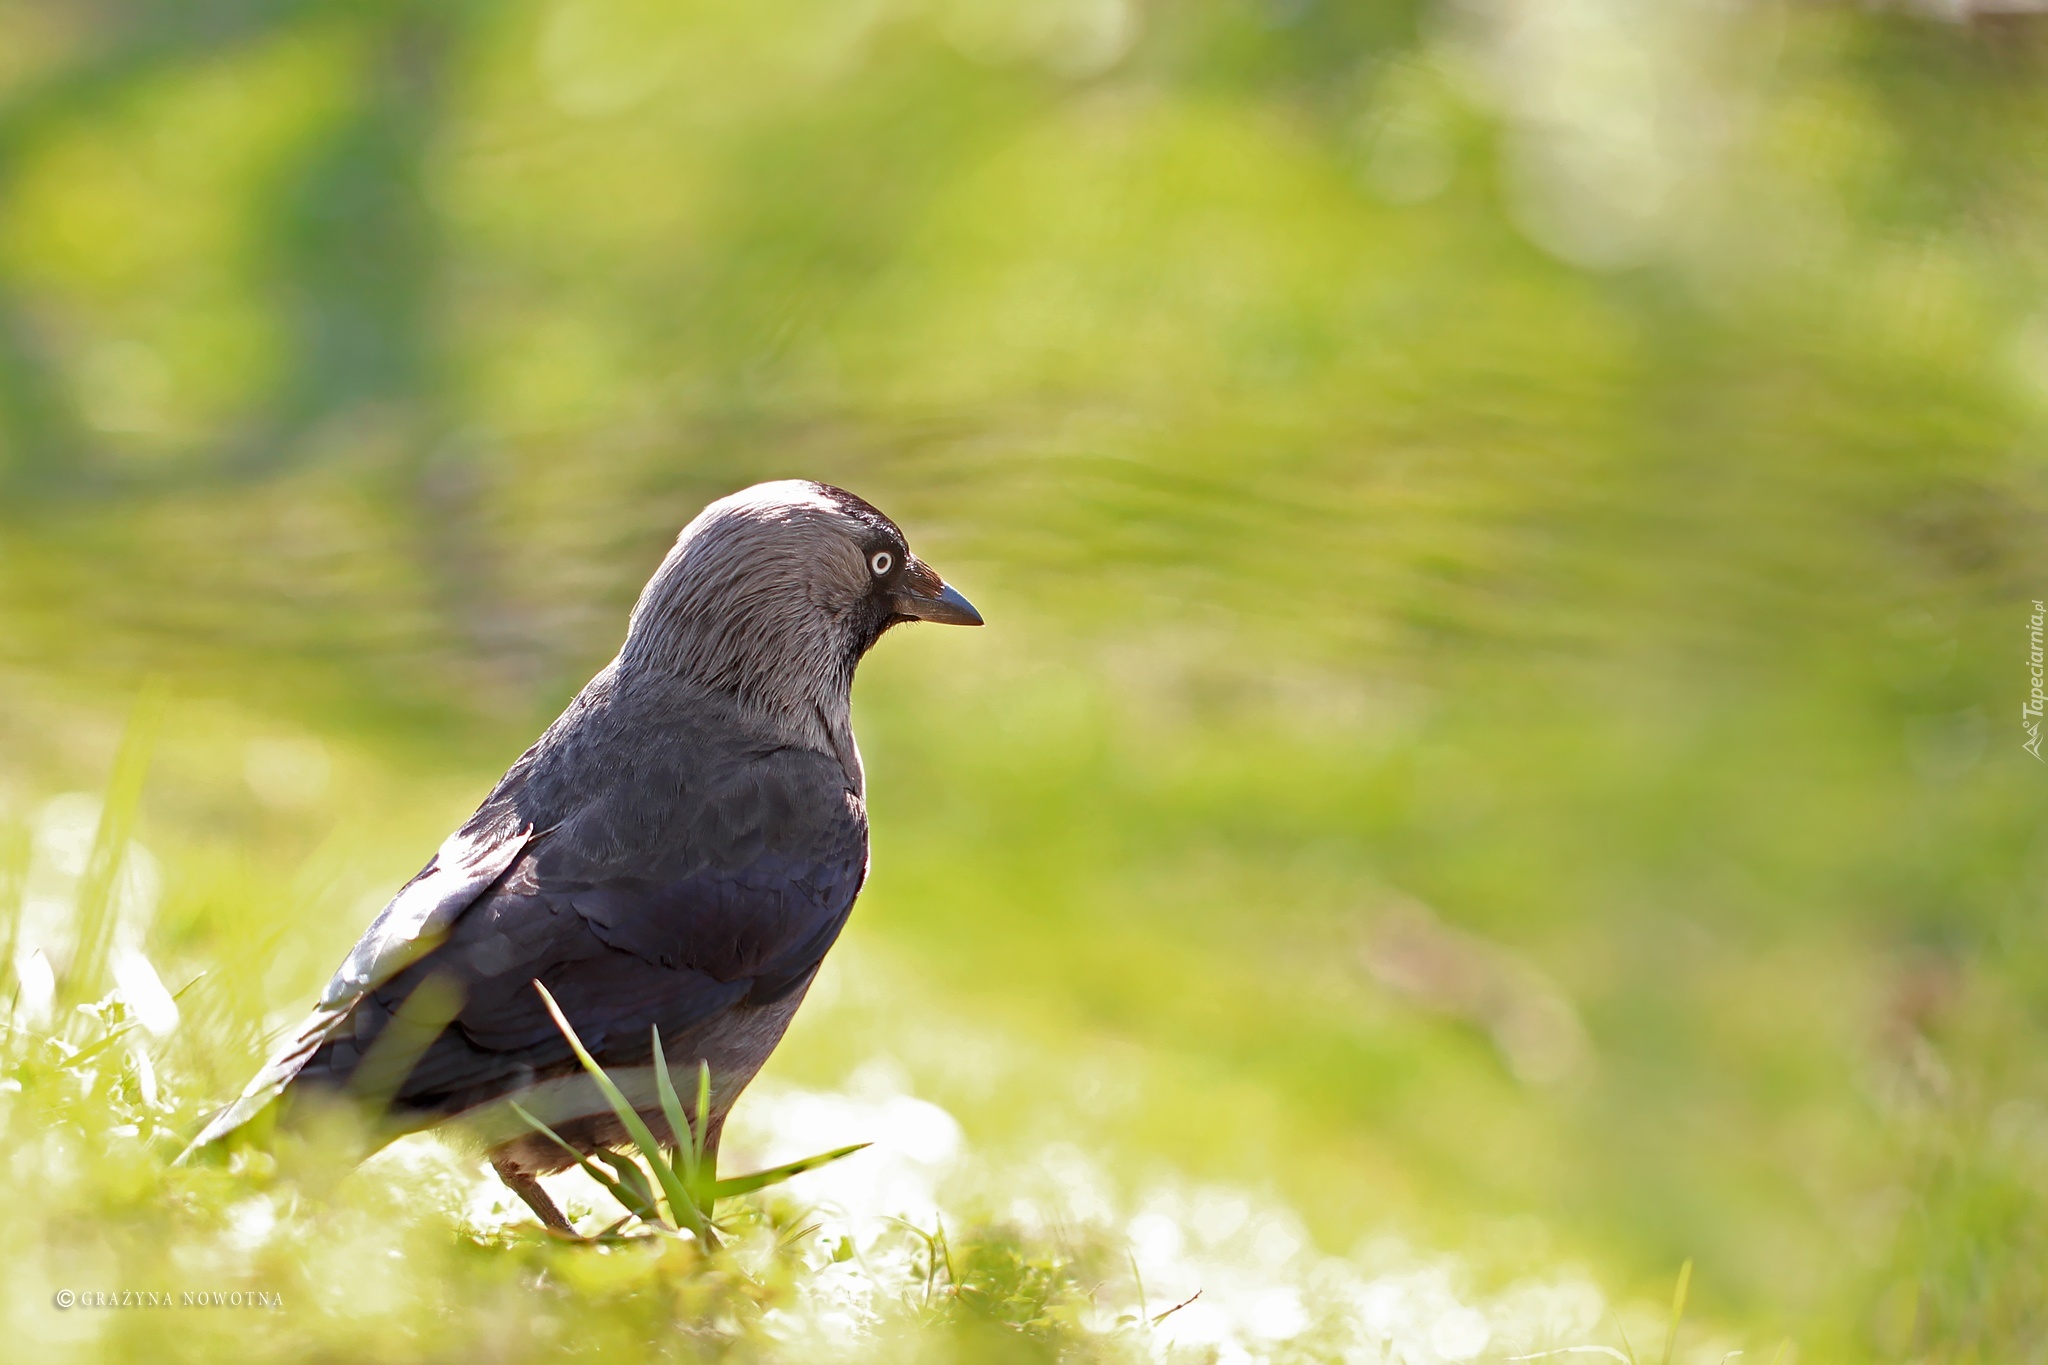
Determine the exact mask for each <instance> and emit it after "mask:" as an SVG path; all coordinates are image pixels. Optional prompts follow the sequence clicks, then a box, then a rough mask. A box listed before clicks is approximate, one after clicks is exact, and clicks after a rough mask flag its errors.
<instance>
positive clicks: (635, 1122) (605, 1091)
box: [533, 981, 710, 1246]
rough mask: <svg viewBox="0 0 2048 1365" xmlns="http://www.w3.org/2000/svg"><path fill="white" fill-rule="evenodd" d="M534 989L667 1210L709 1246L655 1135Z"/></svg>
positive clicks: (551, 1002) (557, 1010) (551, 1000)
mask: <svg viewBox="0 0 2048 1365" xmlns="http://www.w3.org/2000/svg"><path fill="white" fill-rule="evenodd" d="M533 988H534V989H535V990H537V991H539V992H540V998H541V1001H542V1003H543V1004H545V1005H546V1006H547V1007H548V1013H549V1014H550V1015H551V1016H553V1018H554V1021H555V1027H556V1028H558V1029H560V1030H561V1031H562V1036H563V1037H564V1038H567V1039H568V1040H569V1047H570V1050H571V1051H573V1052H574V1053H575V1054H576V1060H577V1061H579V1062H581V1063H582V1064H583V1069H584V1070H585V1071H587V1072H589V1073H590V1079H591V1080H592V1081H593V1082H595V1083H596V1085H597V1088H598V1091H599V1093H601V1094H602V1095H603V1096H604V1097H605V1101H606V1102H607V1103H608V1104H610V1105H611V1107H612V1112H613V1113H614V1114H617V1115H618V1116H619V1122H620V1123H622V1124H624V1125H625V1127H626V1132H627V1134H628V1135H629V1136H630V1137H631V1138H632V1139H633V1145H634V1146H636V1147H638V1148H639V1149H640V1152H641V1154H642V1155H643V1156H645V1157H647V1160H648V1164H649V1165H650V1166H652V1167H653V1168H654V1175H655V1179H657V1180H659V1181H660V1182H661V1192H662V1193H663V1194H664V1195H666V1196H667V1198H668V1207H669V1212H670V1213H671V1214H673V1215H674V1216H675V1218H676V1220H677V1222H678V1224H680V1225H681V1226H683V1227H686V1228H688V1229H689V1230H690V1231H691V1233H693V1234H694V1235H695V1236H696V1237H697V1240H698V1241H699V1242H700V1243H702V1244H703V1245H706V1246H709V1245H710V1242H709V1236H710V1232H709V1229H707V1228H706V1227H705V1226H704V1215H703V1214H702V1213H701V1212H699V1211H698V1209H697V1205H696V1203H695V1201H693V1200H692V1199H691V1198H690V1191H689V1190H688V1189H687V1188H686V1187H685V1186H684V1184H683V1181H682V1177H680V1176H678V1175H677V1174H676V1173H675V1171H674V1170H673V1169H671V1168H670V1166H669V1164H668V1162H666V1161H664V1160H662V1156H661V1144H660V1143H659V1142H657V1141H655V1139H654V1134H653V1133H652V1132H651V1131H649V1129H648V1127H647V1124H646V1123H645V1122H644V1121H643V1120H642V1119H641V1117H640V1115H639V1113H638V1112H637V1111H636V1110H635V1109H634V1108H633V1105H632V1103H631V1102H630V1101H629V1100H627V1098H626V1095H625V1092H624V1091H622V1090H620V1089H619V1087H618V1086H617V1085H616V1084H615V1083H614V1082H613V1081H612V1078H611V1077H610V1076H607V1075H606V1074H605V1070H604V1068H603V1067H601V1066H599V1065H598V1064H597V1058H595V1057H593V1056H591V1055H590V1049H589V1048H586V1047H585V1046H583V1040H582V1039H581V1038H579V1037H577V1036H576V1030H575V1029H574V1028H573V1027H572V1026H571V1025H570V1023H569V1016H567V1015H566V1014H563V1013H562V1007H561V1006H560V1005H557V1004H556V1003H555V997H554V996H552V995H550V994H549V993H548V988H547V987H546V986H543V985H541V984H540V982H538V981H535V982H534V983H533Z"/></svg>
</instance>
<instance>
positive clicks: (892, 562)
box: [868, 550, 896, 578]
mask: <svg viewBox="0 0 2048 1365" xmlns="http://www.w3.org/2000/svg"><path fill="white" fill-rule="evenodd" d="M868 567H869V568H870V569H873V570H874V571H875V577H877V578H880V577H881V576H882V575H883V574H885V573H887V572H889V570H891V569H893V568H895V567H896V556H894V555H892V554H890V553H889V552H888V551H887V550H877V551H875V552H874V553H873V554H872V555H870V556H868Z"/></svg>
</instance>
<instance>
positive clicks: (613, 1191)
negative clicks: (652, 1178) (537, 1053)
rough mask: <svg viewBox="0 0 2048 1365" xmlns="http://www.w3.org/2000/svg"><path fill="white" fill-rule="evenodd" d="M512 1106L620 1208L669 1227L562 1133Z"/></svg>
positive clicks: (653, 1210) (517, 1106)
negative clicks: (573, 1161) (572, 1159)
mask: <svg viewBox="0 0 2048 1365" xmlns="http://www.w3.org/2000/svg"><path fill="white" fill-rule="evenodd" d="M511 1104H512V1112H513V1113H515V1114H517V1115H519V1117H520V1118H523V1119H525V1120H526V1121H527V1122H528V1123H530V1124H532V1125H533V1127H534V1130H535V1131H536V1132H538V1133H540V1134H541V1135H542V1136H543V1137H546V1138H548V1139H550V1140H551V1141H552V1142H553V1143H554V1144H555V1145H556V1146H557V1147H560V1148H561V1149H562V1150H563V1151H565V1152H567V1153H568V1154H569V1155H570V1156H571V1157H573V1158H575V1161H576V1164H577V1165H578V1166H581V1167H582V1168H583V1173H584V1174H585V1175H587V1176H589V1177H590V1178H591V1179H592V1180H595V1181H596V1182H597V1183H598V1184H600V1185H602V1186H604V1189H605V1193H607V1194H609V1195H610V1196H611V1197H612V1198H614V1199H616V1200H618V1201H619V1207H621V1208H624V1209H631V1210H632V1211H633V1215H634V1217H636V1218H640V1219H642V1220H644V1221H646V1222H649V1223H653V1224H655V1225H656V1226H662V1227H665V1226H667V1225H666V1224H665V1223H663V1222H662V1221H661V1218H660V1214H659V1212H658V1211H657V1210H656V1209H654V1208H653V1207H652V1206H651V1205H646V1204H636V1203H635V1202H634V1197H633V1192H632V1191H631V1190H629V1189H627V1188H626V1187H625V1186H624V1185H621V1184H620V1183H619V1182H618V1181H617V1180H615V1179H613V1178H612V1177H611V1176H608V1175H606V1174H605V1173H604V1172H603V1171H600V1170H599V1169H598V1168H597V1167H595V1166H593V1165H592V1164H591V1163H590V1160H589V1158H587V1157H585V1156H584V1155H583V1153H581V1152H579V1151H577V1150H576V1149H575V1148H574V1147H571V1146H570V1145H569V1144H568V1142H567V1141H565V1140H564V1139H563V1137H562V1135H561V1134H560V1133H557V1132H556V1131H555V1130H554V1129H552V1128H550V1127H548V1126H547V1125H546V1124H545V1123H542V1122H541V1121H540V1120H539V1119H537V1118H535V1117H534V1116H533V1115H531V1114H529V1113H527V1112H526V1111H525V1110H524V1109H522V1108H520V1107H519V1101H517V1100H513V1101H511Z"/></svg>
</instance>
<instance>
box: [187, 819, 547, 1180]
mask: <svg viewBox="0 0 2048 1365" xmlns="http://www.w3.org/2000/svg"><path fill="white" fill-rule="evenodd" d="M533 838H534V830H533V828H532V826H530V825H521V824H520V823H519V822H518V821H517V820H516V818H514V817H512V816H510V815H508V814H506V813H504V812H502V811H492V810H491V808H490V807H486V809H485V811H481V812H479V813H478V815H477V818H475V819H472V820H471V821H470V822H469V823H468V824H466V825H464V826H463V827H462V828H461V829H460V830H458V831H457V832H456V833H455V834H453V835H451V836H450V837H449V839H448V841H447V842H446V843H444V844H443V845H441V848H440V850H439V851H438V852H437V853H435V854H434V856H433V858H432V859H430V860H429V861H428V863H427V865H426V866H425V867H424V868H422V869H420V872H419V875H418V876H416V877H414V878H413V879H412V880H411V881H409V882H407V883H406V884H405V885H404V886H403V887H401V888H399V891H398V894H397V895H395V896H393V897H392V898H391V901H390V903H389V904H388V905H386V906H385V907H384V909H383V910H382V911H380V912H379V913H378V915H377V918H376V919H374V920H372V921H371V922H370V927H369V928H368V929H367V930H365V931H364V933H363V936H362V938H361V939H360V940H358V941H357V943H356V946H355V948H354V949H353V950H352V951H351V952H350V953H349V955H348V958H347V959H346V960H345V961H344V962H343V963H342V964H341V969H340V970H339V971H337V972H336V973H335V974H334V979H333V980H331V981H329V982H328V983H327V989H326V990H325V991H323V992H321V995H320V1001H319V1004H317V1005H316V1006H315V1007H314V1009H313V1013H312V1014H311V1015H309V1016H308V1017H307V1019H306V1021H305V1022H304V1023H303V1024H301V1025H300V1026H299V1027H298V1029H296V1030H295V1031H294V1032H293V1033H292V1035H291V1037H290V1038H289V1039H287V1040H286V1042H285V1043H284V1044H283V1045H282V1046H280V1047H279V1048H278V1049H277V1051H276V1052H275V1053H273V1054H272V1055H271V1057H270V1060H269V1061H268V1062H266V1063H265V1064H264V1066H263V1069H262V1070H261V1071H258V1072H257V1073H256V1075H255V1077H254V1079H252V1080H251V1081H250V1082H249V1084H248V1085H247V1086H246V1087H245V1088H244V1089H243V1091H242V1094H241V1096H240V1098H238V1099H237V1100H236V1101H235V1102H234V1103H233V1104H232V1105H230V1106H228V1107H227V1108H226V1109H224V1110H222V1111H221V1112H220V1113H218V1114H216V1115H214V1117H213V1119H212V1121H211V1122H209V1123H208V1124H207V1125H206V1127H205V1128H204V1129H203V1130H201V1132H200V1134H199V1136H198V1137H196V1138H194V1139H193V1140H192V1145H191V1147H190V1148H187V1149H186V1150H187V1152H188V1153H189V1152H190V1151H192V1150H194V1149H197V1148H199V1147H203V1146H205V1145H206V1144H207V1143H210V1142H213V1141H214V1140H216V1139H217V1138H220V1137H223V1136H225V1135H226V1134H228V1133H230V1132H232V1131H234V1130H235V1129H236V1128H239V1127H241V1126H242V1125H243V1124H244V1123H247V1122H248V1121H249V1120H250V1119H252V1118H254V1117H255V1116H256V1115H257V1114H259V1113H261V1112H262V1111H263V1109H264V1108H265V1107H266V1106H267V1105H268V1104H269V1103H270V1102H271V1101H272V1100H274V1099H276V1098H277V1096H278V1095H279V1094H280V1093H282V1092H283V1090H284V1089H285V1087H286V1086H288V1085H289V1084H291V1082H292V1080H293V1078H294V1077H296V1076H297V1075H298V1074H299V1072H300V1071H301V1070H302V1069H303V1068H304V1067H305V1065H306V1064H307V1062H308V1061H310V1060H311V1059H312V1058H313V1056H314V1054H315V1053H316V1052H317V1051H318V1050H319V1048H320V1047H321V1045H322V1044H324V1043H325V1042H327V1040H328V1039H329V1038H330V1037H332V1036H333V1035H334V1033H335V1031H336V1030H337V1029H338V1028H340V1027H341V1026H342V1025H343V1024H344V1023H345V1022H346V1021H347V1020H348V1019H349V1018H350V1016H351V1014H352V1013H353V1011H354V1010H355V1009H356V1007H357V1006H358V1005H359V1004H360V1003H361V1002H362V1000H363V998H364V997H365V995H366V994H367V993H368V992H369V991H370V990H371V989H372V988H374V987H378V986H382V985H383V984H385V983H386V982H388V981H390V980H391V979H392V978H393V977H395V976H398V975H399V974H400V973H402V972H403V971H404V970H405V968H406V967H408V966H409V965H411V964H412V963H414V962H415V961H417V960H418V959H419V958H421V957H422V956H424V955H426V954H428V953H430V952H431V951H432V950H433V949H434V948H435V946H436V945H438V944H439V943H441V942H442V940H444V939H445V938H446V937H447V934H448V931H449V929H450V927H451V926H452V925H453V924H454V923H455V922H456V920H457V919H458V918H459V917H460V916H461V915H462V913H463V912H464V911H465V910H467V909H469V907H470V906H471V905H473V904H474V903H475V902H476V899H477V897H478V896H479V895H481V894H482V893H483V891H484V890H485V889H486V888H487V887H489V886H490V885H491V884H492V883H493V882H495V881H497V880H498V879H499V878H500V877H502V876H504V875H505V873H506V871H507V870H508V869H510V868H511V866H512V865H513V864H514V863H515V862H517V861H518V859H519V857H520V855H521V854H522V853H524V852H525V851H526V850H527V848H528V846H529V845H530V844H531V843H532V842H533Z"/></svg>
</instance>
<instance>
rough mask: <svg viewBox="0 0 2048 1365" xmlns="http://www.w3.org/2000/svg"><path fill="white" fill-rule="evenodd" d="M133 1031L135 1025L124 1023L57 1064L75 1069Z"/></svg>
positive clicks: (68, 1068)
mask: <svg viewBox="0 0 2048 1365" xmlns="http://www.w3.org/2000/svg"><path fill="white" fill-rule="evenodd" d="M133 1032H135V1025H133V1024H124V1025H122V1026H121V1027H120V1028H117V1029H115V1030H114V1031H113V1032H112V1033H109V1034H108V1035H107V1036H106V1037H104V1038H102V1039H100V1040H99V1041H98V1042H97V1043H92V1044H90V1045H88V1046H86V1047H82V1048H80V1049H78V1051H76V1052H74V1053H72V1054H71V1055H70V1056H69V1057H66V1058H65V1059H64V1060H63V1061H62V1062H60V1063H58V1065H60V1066H62V1067H63V1068H64V1069H65V1070H67V1071H76V1070H77V1069H78V1068H79V1067H82V1066H84V1065H85V1064H86V1063H87V1062H89V1061H91V1060H92V1059H93V1058H95V1057H97V1056H99V1055H100V1054H101V1053H103V1052H105V1051H106V1050H107V1049H108V1048H110V1047H112V1046H113V1045H114V1044H116V1043H118V1042H120V1041H121V1040H122V1039H123V1038H126V1037H127V1036H128V1035H129V1034H131V1033H133Z"/></svg>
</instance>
